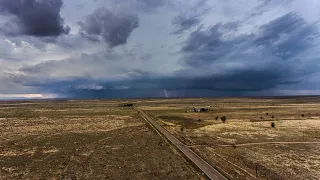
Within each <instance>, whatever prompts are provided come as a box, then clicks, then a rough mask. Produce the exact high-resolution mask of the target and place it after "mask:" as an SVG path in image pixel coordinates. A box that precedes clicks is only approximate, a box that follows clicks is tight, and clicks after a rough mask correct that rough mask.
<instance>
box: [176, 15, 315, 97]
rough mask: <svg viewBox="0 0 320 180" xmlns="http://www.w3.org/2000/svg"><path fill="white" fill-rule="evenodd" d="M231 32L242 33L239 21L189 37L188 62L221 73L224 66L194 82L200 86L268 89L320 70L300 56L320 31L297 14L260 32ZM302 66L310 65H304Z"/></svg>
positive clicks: (293, 81)
mask: <svg viewBox="0 0 320 180" xmlns="http://www.w3.org/2000/svg"><path fill="white" fill-rule="evenodd" d="M228 33H229V34H230V33H231V34H232V33H237V23H229V24H222V23H219V24H217V25H215V26H213V27H211V28H209V29H203V28H199V29H197V30H196V31H194V32H193V33H192V34H191V35H190V37H189V39H188V40H187V41H186V44H185V45H184V47H183V48H182V52H184V53H185V54H186V56H185V58H184V63H185V64H186V65H187V66H189V67H190V69H193V70H194V71H197V70H200V69H201V72H203V71H207V72H210V70H211V71H215V72H216V71H219V69H217V68H219V64H221V63H223V64H224V67H225V68H224V71H222V72H219V73H220V74H219V75H213V76H210V75H208V77H202V78H200V79H195V81H191V82H193V84H194V87H195V88H196V87H199V88H206V87H207V88H209V89H217V88H218V89H229V90H232V89H233V90H242V91H251V90H263V89H269V88H273V87H276V86H277V85H280V84H292V83H298V82H299V80H300V77H302V76H304V75H306V74H312V73H314V72H316V71H317V68H312V63H313V62H314V61H313V60H311V61H312V62H309V61H310V60H309V61H306V62H303V59H301V58H299V57H298V55H299V54H301V53H304V52H305V51H306V50H307V49H309V48H310V47H311V46H312V45H313V43H314V38H315V37H316V36H317V35H319V31H318V29H317V28H316V27H315V26H314V25H310V24H307V23H306V21H305V20H304V19H303V18H301V17H300V16H299V15H298V14H296V13H288V14H286V15H284V16H282V17H279V18H277V19H276V20H273V21H271V22H269V23H267V24H265V25H263V26H261V27H260V32H259V33H257V34H240V35H237V36H234V37H232V38H230V37H229V38H226V37H225V35H226V34H228ZM238 34H239V33H238ZM314 60H316V59H314ZM228 64H230V66H231V67H232V65H233V64H240V67H236V68H230V67H228ZM302 65H303V66H305V67H306V66H307V67H308V68H307V69H301V68H300V66H302ZM220 68H221V67H220ZM189 72H190V71H189Z"/></svg>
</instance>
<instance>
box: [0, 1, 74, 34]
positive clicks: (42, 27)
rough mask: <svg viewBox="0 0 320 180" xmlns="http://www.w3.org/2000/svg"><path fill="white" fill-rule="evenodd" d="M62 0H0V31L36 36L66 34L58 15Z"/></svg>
mask: <svg viewBox="0 0 320 180" xmlns="http://www.w3.org/2000/svg"><path fill="white" fill-rule="evenodd" d="M62 5H63V2H62V0H0V15H2V16H3V19H4V21H5V22H4V23H3V24H0V31H1V33H3V34H5V35H9V36H19V35H29V36H37V37H45V36H59V35H61V34H68V33H69V31H70V28H69V27H68V26H64V20H63V19H62V17H61V15H60V11H61V8H62Z"/></svg>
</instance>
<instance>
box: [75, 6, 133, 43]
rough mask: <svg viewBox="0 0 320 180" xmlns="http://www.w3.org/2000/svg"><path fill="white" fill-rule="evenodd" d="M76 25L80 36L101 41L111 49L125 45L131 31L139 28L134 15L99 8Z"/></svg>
mask: <svg viewBox="0 0 320 180" xmlns="http://www.w3.org/2000/svg"><path fill="white" fill-rule="evenodd" d="M78 24H79V25H80V33H81V35H82V36H84V37H86V38H88V39H89V40H92V41H100V40H101V39H103V40H104V41H105V42H106V43H107V44H108V46H109V48H113V47H116V46H119V45H123V44H126V43H127V41H128V38H129V36H130V34H131V33H132V31H133V30H134V29H136V28H137V27H139V20H138V16H137V15H135V14H130V13H128V14H127V13H125V12H121V13H120V12H115V11H111V10H108V9H106V8H100V9H97V10H96V11H95V12H93V13H92V14H90V15H88V16H87V17H86V18H85V20H84V21H80V22H79V23H78Z"/></svg>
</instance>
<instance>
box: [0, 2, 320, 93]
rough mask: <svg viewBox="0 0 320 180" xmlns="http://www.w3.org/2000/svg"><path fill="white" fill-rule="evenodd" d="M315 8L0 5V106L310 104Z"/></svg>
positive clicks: (317, 40)
mask: <svg viewBox="0 0 320 180" xmlns="http://www.w3.org/2000/svg"><path fill="white" fill-rule="evenodd" d="M319 20H320V1H318V0H237V1H235V0H233V1H232V0H157V1H155V0H121V1H119V0H77V1H75V0H0V84H1V85H0V99H6V98H142V97H166V96H168V97H216V96H276V95H280V96H284V95H320V68H319V67H320V66H319V65H320V61H319V60H320V59H319V58H320V56H319V54H320V36H319V35H320V29H319V28H320V21H319Z"/></svg>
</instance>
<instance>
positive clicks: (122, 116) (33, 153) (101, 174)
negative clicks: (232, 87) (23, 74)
mask: <svg viewBox="0 0 320 180" xmlns="http://www.w3.org/2000/svg"><path fill="white" fill-rule="evenodd" d="M120 103H122V102H120V101H94V100H91V101H1V102H0V179H3V180H7V179H161V180H162V179H200V178H202V177H201V176H199V173H198V172H197V171H195V170H194V169H193V168H192V166H190V163H188V162H187V161H186V160H185V159H184V158H183V157H182V156H181V155H180V154H179V153H178V152H177V151H176V150H175V149H174V148H173V147H171V146H170V145H168V143H167V142H166V141H165V140H164V139H163V138H161V136H159V135H158V134H157V133H156V132H154V131H153V130H152V128H150V127H149V126H148V125H147V124H146V122H145V121H144V120H143V119H142V118H141V117H140V116H139V115H138V113H137V112H136V111H135V110H134V109H132V108H125V107H119V104H120Z"/></svg>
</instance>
